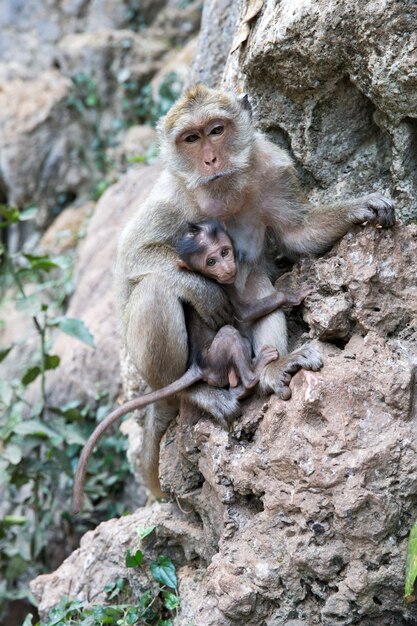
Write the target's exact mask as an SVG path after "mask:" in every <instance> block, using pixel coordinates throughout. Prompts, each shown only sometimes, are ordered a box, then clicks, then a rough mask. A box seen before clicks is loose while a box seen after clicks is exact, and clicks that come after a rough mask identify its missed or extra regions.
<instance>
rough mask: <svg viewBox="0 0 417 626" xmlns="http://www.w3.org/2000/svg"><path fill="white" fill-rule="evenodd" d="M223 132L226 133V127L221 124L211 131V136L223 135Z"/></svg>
mask: <svg viewBox="0 0 417 626" xmlns="http://www.w3.org/2000/svg"><path fill="white" fill-rule="evenodd" d="M223 131H224V126H222V125H221V124H219V125H218V126H215V127H214V128H212V129H211V131H210V135H221V134H222V132H223Z"/></svg>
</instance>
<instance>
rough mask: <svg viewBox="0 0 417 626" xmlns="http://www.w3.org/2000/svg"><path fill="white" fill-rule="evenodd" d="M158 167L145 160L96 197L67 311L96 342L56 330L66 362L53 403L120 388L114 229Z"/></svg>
mask: <svg viewBox="0 0 417 626" xmlns="http://www.w3.org/2000/svg"><path fill="white" fill-rule="evenodd" d="M158 171H159V170H158V168H157V167H156V166H155V167H147V166H142V168H141V169H140V170H135V171H132V172H129V173H128V174H126V175H125V176H124V177H123V178H122V179H121V180H120V181H119V183H118V184H117V185H114V186H113V187H111V188H110V189H109V190H108V191H107V192H106V193H105V194H104V195H103V196H102V198H101V199H100V201H99V202H98V203H97V206H96V209H95V212H94V215H93V217H92V219H91V221H90V223H89V226H88V230H87V234H86V237H85V239H84V241H83V242H82V244H81V246H80V248H79V254H78V259H77V263H76V266H75V270H74V279H73V280H74V284H75V285H76V286H77V287H76V289H75V292H74V294H73V296H72V298H71V301H70V304H69V307H68V310H67V312H66V315H67V316H68V317H75V318H77V319H81V320H83V321H84V322H85V324H86V325H87V327H88V328H89V329H90V331H91V332H92V334H93V336H94V339H95V343H96V348H95V349H94V350H93V349H91V348H90V347H88V346H86V345H85V344H83V343H81V342H79V341H76V340H74V339H72V338H71V337H68V336H66V335H64V334H63V333H60V334H59V336H57V338H56V341H55V343H54V347H53V351H54V352H53V353H54V354H59V355H60V358H61V364H60V368H59V370H56V371H51V372H50V374H49V376H48V379H47V394H48V402H49V404H50V405H52V406H58V405H59V404H60V403H63V402H67V401H68V399H69V398H77V399H83V400H84V401H87V402H89V403H93V402H94V401H95V398H96V395H97V392H98V391H105V392H107V393H108V397H109V398H110V399H113V398H115V397H116V396H117V394H118V391H119V390H120V366H119V360H118V355H119V346H120V339H119V334H118V323H117V317H116V312H115V302H114V300H115V298H114V293H113V273H112V271H113V261H114V258H115V255H116V246H117V237H115V236H114V233H115V232H120V230H121V229H122V228H123V226H124V224H125V222H126V220H128V219H129V217H130V216H131V215H132V214H133V212H134V209H135V206H136V203H137V202H138V201H139V202H140V201H141V199H142V198H143V197H145V196H146V195H147V194H148V193H149V190H150V188H151V187H152V185H153V183H154V181H155V179H156V176H157V174H158ZM92 296H94V297H92ZM63 371H64V372H65V382H64V381H63V380H62V377H63V375H62V372H63Z"/></svg>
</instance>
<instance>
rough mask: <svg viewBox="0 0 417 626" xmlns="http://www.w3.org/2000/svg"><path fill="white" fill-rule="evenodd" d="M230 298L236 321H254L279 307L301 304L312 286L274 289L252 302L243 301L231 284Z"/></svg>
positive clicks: (310, 291)
mask: <svg viewBox="0 0 417 626" xmlns="http://www.w3.org/2000/svg"><path fill="white" fill-rule="evenodd" d="M228 291H229V293H230V298H231V300H232V302H233V307H234V311H235V318H236V319H237V321H238V322H256V320H258V319H260V318H261V317H265V315H269V313H272V312H273V311H275V310H276V309H279V308H281V307H291V306H297V305H298V304H301V302H302V301H303V300H304V298H306V297H307V296H308V295H310V293H312V291H313V287H311V286H307V287H303V288H302V289H298V290H297V291H294V292H293V293H289V292H287V291H275V293H272V294H271V295H269V296H265V298H260V299H259V300H255V301H253V302H243V301H242V300H241V299H240V298H239V296H238V294H237V291H236V289H235V288H234V286H233V285H231V286H230V287H228Z"/></svg>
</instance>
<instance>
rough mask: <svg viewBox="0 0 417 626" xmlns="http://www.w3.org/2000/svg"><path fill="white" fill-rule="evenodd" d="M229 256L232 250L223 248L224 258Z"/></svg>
mask: <svg viewBox="0 0 417 626" xmlns="http://www.w3.org/2000/svg"><path fill="white" fill-rule="evenodd" d="M229 254H230V248H223V250H222V256H229Z"/></svg>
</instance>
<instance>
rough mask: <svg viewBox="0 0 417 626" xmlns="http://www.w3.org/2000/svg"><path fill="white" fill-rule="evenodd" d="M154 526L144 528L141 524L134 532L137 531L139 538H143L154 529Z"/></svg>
mask: <svg viewBox="0 0 417 626" xmlns="http://www.w3.org/2000/svg"><path fill="white" fill-rule="evenodd" d="M155 528H156V526H147V527H146V528H143V527H142V526H141V527H140V528H137V529H136V532H137V533H138V535H139V538H140V539H145V537H147V536H148V535H150V534H151V533H152V532H153V531H154V530H155Z"/></svg>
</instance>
